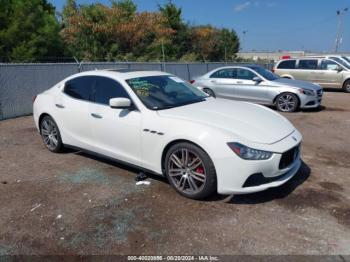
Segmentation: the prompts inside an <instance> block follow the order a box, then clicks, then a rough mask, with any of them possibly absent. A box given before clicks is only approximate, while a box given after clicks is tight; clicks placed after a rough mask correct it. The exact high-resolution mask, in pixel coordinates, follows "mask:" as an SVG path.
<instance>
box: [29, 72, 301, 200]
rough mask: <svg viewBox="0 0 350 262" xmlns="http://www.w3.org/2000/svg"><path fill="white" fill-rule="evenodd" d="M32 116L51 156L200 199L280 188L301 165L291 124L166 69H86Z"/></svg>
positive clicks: (38, 103)
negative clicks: (119, 168) (118, 170)
mask: <svg viewBox="0 0 350 262" xmlns="http://www.w3.org/2000/svg"><path fill="white" fill-rule="evenodd" d="M33 111H34V121H35V124H36V127H37V128H38V131H39V132H40V135H41V136H42V140H43V142H44V144H45V145H46V147H47V148H48V149H49V150H50V151H52V152H60V151H61V150H62V149H63V148H64V147H72V148H76V149H79V150H83V151H85V152H88V153H91V154H97V155H98V156H104V157H107V158H110V159H114V160H116V161H120V162H122V163H127V164H129V165H133V166H135V167H137V168H140V170H144V171H145V172H152V173H155V174H158V175H162V176H165V177H166V178H167V179H168V181H169V183H170V184H171V185H172V186H173V187H174V188H175V189H176V190H177V191H178V192H179V193H180V194H182V195H183V196H186V197H189V198H192V199H202V198H206V197H208V196H210V195H212V194H213V193H216V192H217V193H219V194H245V193H253V192H258V191H262V190H265V189H268V188H271V187H277V186H280V185H282V184H283V183H285V182H286V181H288V180H289V179H290V178H291V177H293V176H294V175H295V174H296V173H297V171H298V170H299V167H300V165H301V159H300V145H301V140H302V136H301V134H300V133H299V132H298V130H297V129H296V128H295V127H294V126H293V125H292V124H291V123H290V122H289V121H288V120H287V119H286V118H284V117H283V116H281V115H280V114H278V113H276V112H274V111H272V110H270V109H268V108H266V107H263V106H260V105H255V104H251V103H248V102H238V101H230V100H225V99H217V98H213V97H209V96H208V95H207V94H205V93H204V92H202V91H200V90H198V89H197V88H195V87H193V86H192V85H190V84H189V83H187V82H185V81H183V80H181V79H180V78H178V77H176V76H174V75H170V74H168V73H164V72H143V71H139V72H127V71H119V72H118V71H113V70H100V71H91V72H84V73H79V74H76V75H73V76H71V77H68V78H67V79H64V80H63V81H61V82H60V83H58V84H56V85H55V86H53V87H52V88H50V89H49V90H47V91H45V92H43V93H41V94H39V95H37V96H36V98H35V100H34V110H33Z"/></svg>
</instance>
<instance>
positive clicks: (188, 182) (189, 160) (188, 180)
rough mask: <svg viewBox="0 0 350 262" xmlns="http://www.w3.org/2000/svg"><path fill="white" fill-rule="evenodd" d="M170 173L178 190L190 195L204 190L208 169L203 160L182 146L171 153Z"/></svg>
mask: <svg viewBox="0 0 350 262" xmlns="http://www.w3.org/2000/svg"><path fill="white" fill-rule="evenodd" d="M168 175H169V178H170V179H171V180H172V182H173V184H174V185H175V187H176V188H177V189H178V190H180V191H181V192H183V193H186V194H190V195H192V194H196V193H198V192H200V191H202V189H203V187H204V185H205V182H206V171H205V167H204V164H203V162H202V160H201V159H200V157H199V156H198V155H197V154H195V153H194V152H193V151H190V150H188V149H186V148H181V149H179V150H177V151H175V152H173V153H172V154H171V155H170V158H169V161H168Z"/></svg>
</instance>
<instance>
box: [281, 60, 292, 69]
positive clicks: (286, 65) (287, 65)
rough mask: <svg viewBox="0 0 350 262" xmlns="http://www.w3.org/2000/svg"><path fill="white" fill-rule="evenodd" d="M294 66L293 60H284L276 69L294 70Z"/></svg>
mask: <svg viewBox="0 0 350 262" xmlns="http://www.w3.org/2000/svg"><path fill="white" fill-rule="evenodd" d="M295 64H296V61H295V60H286V61H282V62H281V63H279V65H278V67H277V68H278V69H295Z"/></svg>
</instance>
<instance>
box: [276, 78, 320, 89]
mask: <svg viewBox="0 0 350 262" xmlns="http://www.w3.org/2000/svg"><path fill="white" fill-rule="evenodd" d="M271 83H273V84H274V85H276V86H288V87H295V88H303V89H309V90H314V91H318V90H320V89H321V87H320V86H319V85H316V84H313V83H310V82H306V81H300V80H293V79H287V78H279V79H276V80H273V81H271Z"/></svg>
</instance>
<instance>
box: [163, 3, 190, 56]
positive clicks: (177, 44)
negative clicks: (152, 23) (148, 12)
mask: <svg viewBox="0 0 350 262" xmlns="http://www.w3.org/2000/svg"><path fill="white" fill-rule="evenodd" d="M158 8H159V12H160V13H161V15H162V16H163V17H164V18H165V21H164V23H165V26H167V27H169V28H170V29H171V30H172V31H173V32H174V33H173V34H172V35H171V36H170V39H168V40H169V41H164V42H166V44H164V48H165V54H166V58H167V60H178V59H180V58H181V57H183V56H184V55H185V54H187V53H188V52H190V51H191V36H190V29H189V26H188V25H187V24H185V23H184V21H183V18H182V9H181V8H179V7H177V6H176V5H175V4H174V3H173V2H172V1H171V0H169V1H168V2H167V3H166V4H165V5H164V6H161V5H159V6H158ZM192 57H193V56H192Z"/></svg>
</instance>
